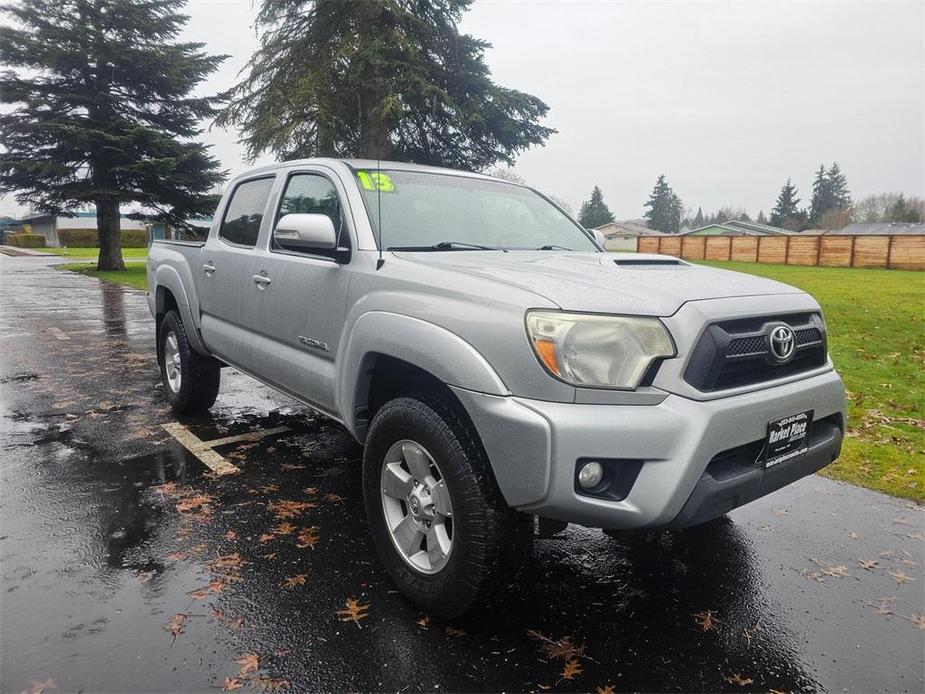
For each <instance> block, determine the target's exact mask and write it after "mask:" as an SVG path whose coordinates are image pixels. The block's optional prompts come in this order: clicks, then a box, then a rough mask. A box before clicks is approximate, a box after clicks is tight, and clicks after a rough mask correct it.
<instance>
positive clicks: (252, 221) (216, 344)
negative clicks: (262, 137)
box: [193, 176, 275, 373]
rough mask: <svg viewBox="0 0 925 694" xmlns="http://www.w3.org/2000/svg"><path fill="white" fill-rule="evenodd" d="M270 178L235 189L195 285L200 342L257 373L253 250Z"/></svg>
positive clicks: (261, 288) (258, 293)
mask: <svg viewBox="0 0 925 694" xmlns="http://www.w3.org/2000/svg"><path fill="white" fill-rule="evenodd" d="M274 182H275V176H263V177H261V178H254V179H249V180H245V181H242V182H240V183H238V184H237V185H236V186H235V189H234V190H233V191H232V193H231V196H230V197H229V199H228V201H227V203H226V205H225V209H224V211H223V213H222V218H221V225H220V227H219V230H218V233H217V234H214V235H212V236H210V238H209V240H208V242H207V243H206V245H205V247H204V248H203V251H202V257H201V258H202V263H201V265H202V266H201V267H199V268H193V271H194V272H200V273H202V278H201V281H200V282H199V283H198V286H199V291H200V296H199V306H200V309H201V311H202V339H203V341H204V342H205V344H206V347H208V349H209V351H210V352H211V353H212V354H214V355H215V356H217V357H219V358H220V359H223V360H225V361H227V362H228V363H230V364H234V365H235V366H240V367H241V368H243V369H245V370H247V371H250V372H252V373H259V365H260V361H259V349H257V342H256V340H255V339H254V334H253V333H254V330H255V329H256V328H257V325H256V323H257V316H258V315H259V313H258V312H259V306H258V304H259V302H260V299H261V298H262V294H263V293H264V292H265V290H266V286H267V285H266V284H265V283H264V282H262V281H261V280H259V274H258V271H257V270H256V269H255V262H256V258H255V249H256V247H257V239H258V237H259V235H260V229H261V227H262V226H264V224H263V222H264V216H265V215H266V214H267V213H268V205H269V200H270V193H271V191H272V189H273V184H274Z"/></svg>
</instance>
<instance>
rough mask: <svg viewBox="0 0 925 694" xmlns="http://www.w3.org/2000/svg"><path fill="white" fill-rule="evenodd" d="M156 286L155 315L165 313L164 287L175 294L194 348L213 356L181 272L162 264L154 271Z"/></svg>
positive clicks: (187, 333) (184, 325)
mask: <svg viewBox="0 0 925 694" xmlns="http://www.w3.org/2000/svg"><path fill="white" fill-rule="evenodd" d="M154 286H155V291H154V313H155V316H156V315H157V314H161V313H164V293H163V292H162V291H160V290H161V289H162V288H163V289H165V290H167V291H169V292H170V293H171V294H173V297H174V299H176V301H177V308H178V309H179V311H180V318H181V319H182V320H183V327H185V328H186V336H187V338H189V341H190V344H191V345H192V347H193V349H195V350H196V351H197V352H199V353H200V354H202V355H203V356H206V357H210V356H212V355H211V354H210V353H209V350H207V349H206V346H205V344H203V342H202V337H201V336H200V334H199V322H198V321H196V320H195V319H194V317H193V309H192V306H191V304H190V300H189V297H188V296H187V294H186V288H185V287H184V285H183V280H182V279H181V278H180V273H179V272H177V271H176V269H175V268H172V267H170V266H169V265H160V266H159V267H158V268H157V269H156V270H155V271H154Z"/></svg>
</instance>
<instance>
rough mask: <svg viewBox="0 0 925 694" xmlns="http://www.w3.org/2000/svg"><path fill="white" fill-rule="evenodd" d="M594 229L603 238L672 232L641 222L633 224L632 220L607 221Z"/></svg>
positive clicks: (659, 234) (661, 234) (656, 234)
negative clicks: (647, 225) (644, 224)
mask: <svg viewBox="0 0 925 694" xmlns="http://www.w3.org/2000/svg"><path fill="white" fill-rule="evenodd" d="M596 231H599V232H601V233H602V234H603V235H604V238H607V237H611V238H613V237H617V236H623V237H627V236H673V235H674V234H666V233H665V232H663V231H659V230H658V229H650V228H649V227H644V226H642V225H641V224H635V223H634V222H608V223H607V224H601V226H599V227H596Z"/></svg>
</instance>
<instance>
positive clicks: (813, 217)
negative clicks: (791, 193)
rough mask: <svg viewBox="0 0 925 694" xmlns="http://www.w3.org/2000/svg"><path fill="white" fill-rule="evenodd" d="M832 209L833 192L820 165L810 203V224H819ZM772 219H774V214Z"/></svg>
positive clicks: (823, 168) (814, 180)
mask: <svg viewBox="0 0 925 694" xmlns="http://www.w3.org/2000/svg"><path fill="white" fill-rule="evenodd" d="M830 209H832V190H831V188H830V186H829V178H828V176H826V174H825V166H824V165H823V164H820V165H819V169H818V170H817V171H816V178H815V179H813V195H812V198H810V201H809V222H810V224H812V225H816V224H818V223H819V222H820V221H821V220H822V216H823V215H824V214H825V213H826V212H827V211H828V210H830ZM771 219H772V220H773V219H774V216H773V214H772V216H771Z"/></svg>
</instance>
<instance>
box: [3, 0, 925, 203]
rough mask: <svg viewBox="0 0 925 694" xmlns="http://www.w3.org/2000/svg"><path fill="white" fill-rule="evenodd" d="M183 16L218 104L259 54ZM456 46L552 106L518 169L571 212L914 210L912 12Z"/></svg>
mask: <svg viewBox="0 0 925 694" xmlns="http://www.w3.org/2000/svg"><path fill="white" fill-rule="evenodd" d="M187 11H188V13H189V14H190V15H191V21H190V23H189V25H188V28H187V31H186V36H185V38H188V39H192V40H197V41H205V42H206V43H207V44H208V47H209V50H211V51H212V52H215V53H227V54H230V55H232V56H233V57H232V58H230V59H229V60H228V61H227V62H226V64H225V65H224V67H223V68H222V69H221V70H220V71H219V72H217V73H215V74H214V75H213V77H212V78H211V79H210V81H209V85H207V86H208V87H210V88H211V89H212V90H214V91H219V90H222V89H226V88H227V87H229V86H230V85H231V84H232V83H233V82H234V79H235V75H236V73H237V71H238V70H239V69H240V68H241V67H242V66H243V65H244V63H245V62H246V60H247V58H248V56H249V55H250V53H251V51H252V50H253V49H254V47H255V46H256V44H257V40H256V37H255V34H254V29H253V15H254V8H253V6H252V4H251V2H250V0H191V1H190V3H189V5H188V10H187ZM461 30H462V31H464V32H467V33H471V34H473V35H474V36H477V37H479V38H482V39H485V40H487V41H489V42H491V43H492V44H493V46H494V47H493V48H492V49H490V50H489V51H488V53H487V61H488V64H489V66H490V67H491V70H492V73H493V76H494V78H495V79H496V81H498V82H499V83H500V84H502V85H504V86H508V87H513V88H516V89H521V90H523V91H527V92H529V93H531V94H535V95H536V96H538V97H540V98H541V99H543V100H544V101H545V102H546V103H547V104H548V105H549V107H550V111H549V115H548V117H547V119H546V121H545V123H546V124H547V125H549V126H550V127H553V128H555V129H556V130H558V133H557V134H556V135H553V136H552V137H551V138H550V139H549V141H548V143H547V144H546V146H545V147H541V148H538V149H533V150H530V151H528V152H526V153H524V154H523V155H522V156H521V157H520V159H519V160H518V162H517V165H516V167H515V168H516V171H517V172H518V173H519V174H520V175H521V176H522V177H523V178H525V179H526V180H527V181H528V182H529V183H531V184H532V185H534V186H535V187H537V188H539V189H541V190H543V191H544V192H547V193H549V194H552V195H555V196H558V197H560V198H562V199H564V200H566V201H567V202H568V203H569V204H571V205H572V206H573V207H574V208H575V209H576V210H577V208H578V205H579V204H580V202H581V201H582V200H583V199H585V198H587V197H588V195H589V193H590V190H591V187H592V186H593V185H595V184H597V185H599V186H600V187H601V189H602V190H603V191H604V199H605V201H606V202H607V203H608V205H609V206H610V208H611V210H613V212H614V213H615V214H616V216H617V218H620V219H626V218H633V217H638V216H640V215H641V214H642V212H643V207H642V206H643V203H644V202H645V200H646V198H647V196H648V193H649V191H650V190H651V189H652V186H653V184H654V182H655V179H656V177H657V176H658V174H659V173H664V174H665V175H666V176H667V178H668V181H669V183H670V184H671V185H672V186H673V187H674V189H675V191H676V192H677V193H678V194H679V195H680V196H681V198H682V199H683V200H684V203H685V205H687V206H690V207H692V208H693V210H694V211H696V209H697V207H698V206H702V207H703V210H704V212H708V211H712V210H715V209H716V208H718V207H720V206H723V205H733V206H743V207H745V208H746V209H747V210H748V212H749V213H750V214H752V215H756V214H757V213H758V210H760V209H763V210H764V211H765V213H767V212H768V211H769V210H770V208H771V207H772V206H773V204H774V199H775V197H776V195H777V192H778V191H779V190H780V187H781V185H782V184H783V183H784V181H785V180H786V179H787V177H792V178H793V180H794V182H795V183H796V184H797V186H798V188H799V190H800V195H801V198H803V200H804V201H806V200H807V198H808V197H809V193H810V183H811V180H812V176H813V172H814V170H815V169H816V168H817V167H818V166H819V164H820V163H821V162H824V163H825V164H826V165H829V164H831V162H833V161H838V162H839V164H840V165H841V166H842V168H843V169H844V171H845V172H846V173H847V175H848V181H849V184H850V188H851V191H852V193H853V195H854V197H855V199H859V198H861V197H863V196H864V195H867V194H870V193H879V192H885V191H904V192H905V193H907V194H910V195H923V194H925V104H923V102H925V47H923V44H925V3H923V2H921V1H918V0H916V1H914V2H886V1H882V0H878V1H876V2H853V3H847V2H837V3H808V2H733V3H726V2H713V3H704V2H673V3H653V2H646V3H642V2H639V3H630V2H615V1H614V2H573V1H566V0H560V1H558V2H553V1H548V2H537V1H534V0H523V1H520V2H514V1H507V2H490V1H488V0H477V2H476V3H475V4H474V6H473V8H472V10H471V11H470V12H469V13H468V14H466V15H465V17H464V20H463V22H462V25H461ZM206 139H207V141H208V142H210V143H211V144H213V145H214V153H215V154H216V156H218V157H219V159H220V160H221V161H222V163H223V165H224V166H225V167H226V168H227V169H229V171H230V172H231V173H232V174H234V173H237V172H239V171H242V170H244V169H245V168H247V166H248V164H247V163H245V162H244V161H243V160H242V158H241V156H242V155H241V148H240V147H239V146H238V145H237V144H236V142H235V140H236V134H235V133H233V132H224V131H220V130H216V129H213V130H212V131H210V132H209V133H208V134H207V136H206ZM270 160H271V158H270V157H267V158H266V161H270ZM5 203H6V204H4V206H3V207H4V208H7V207H9V205H10V201H9V200H7V201H5Z"/></svg>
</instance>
